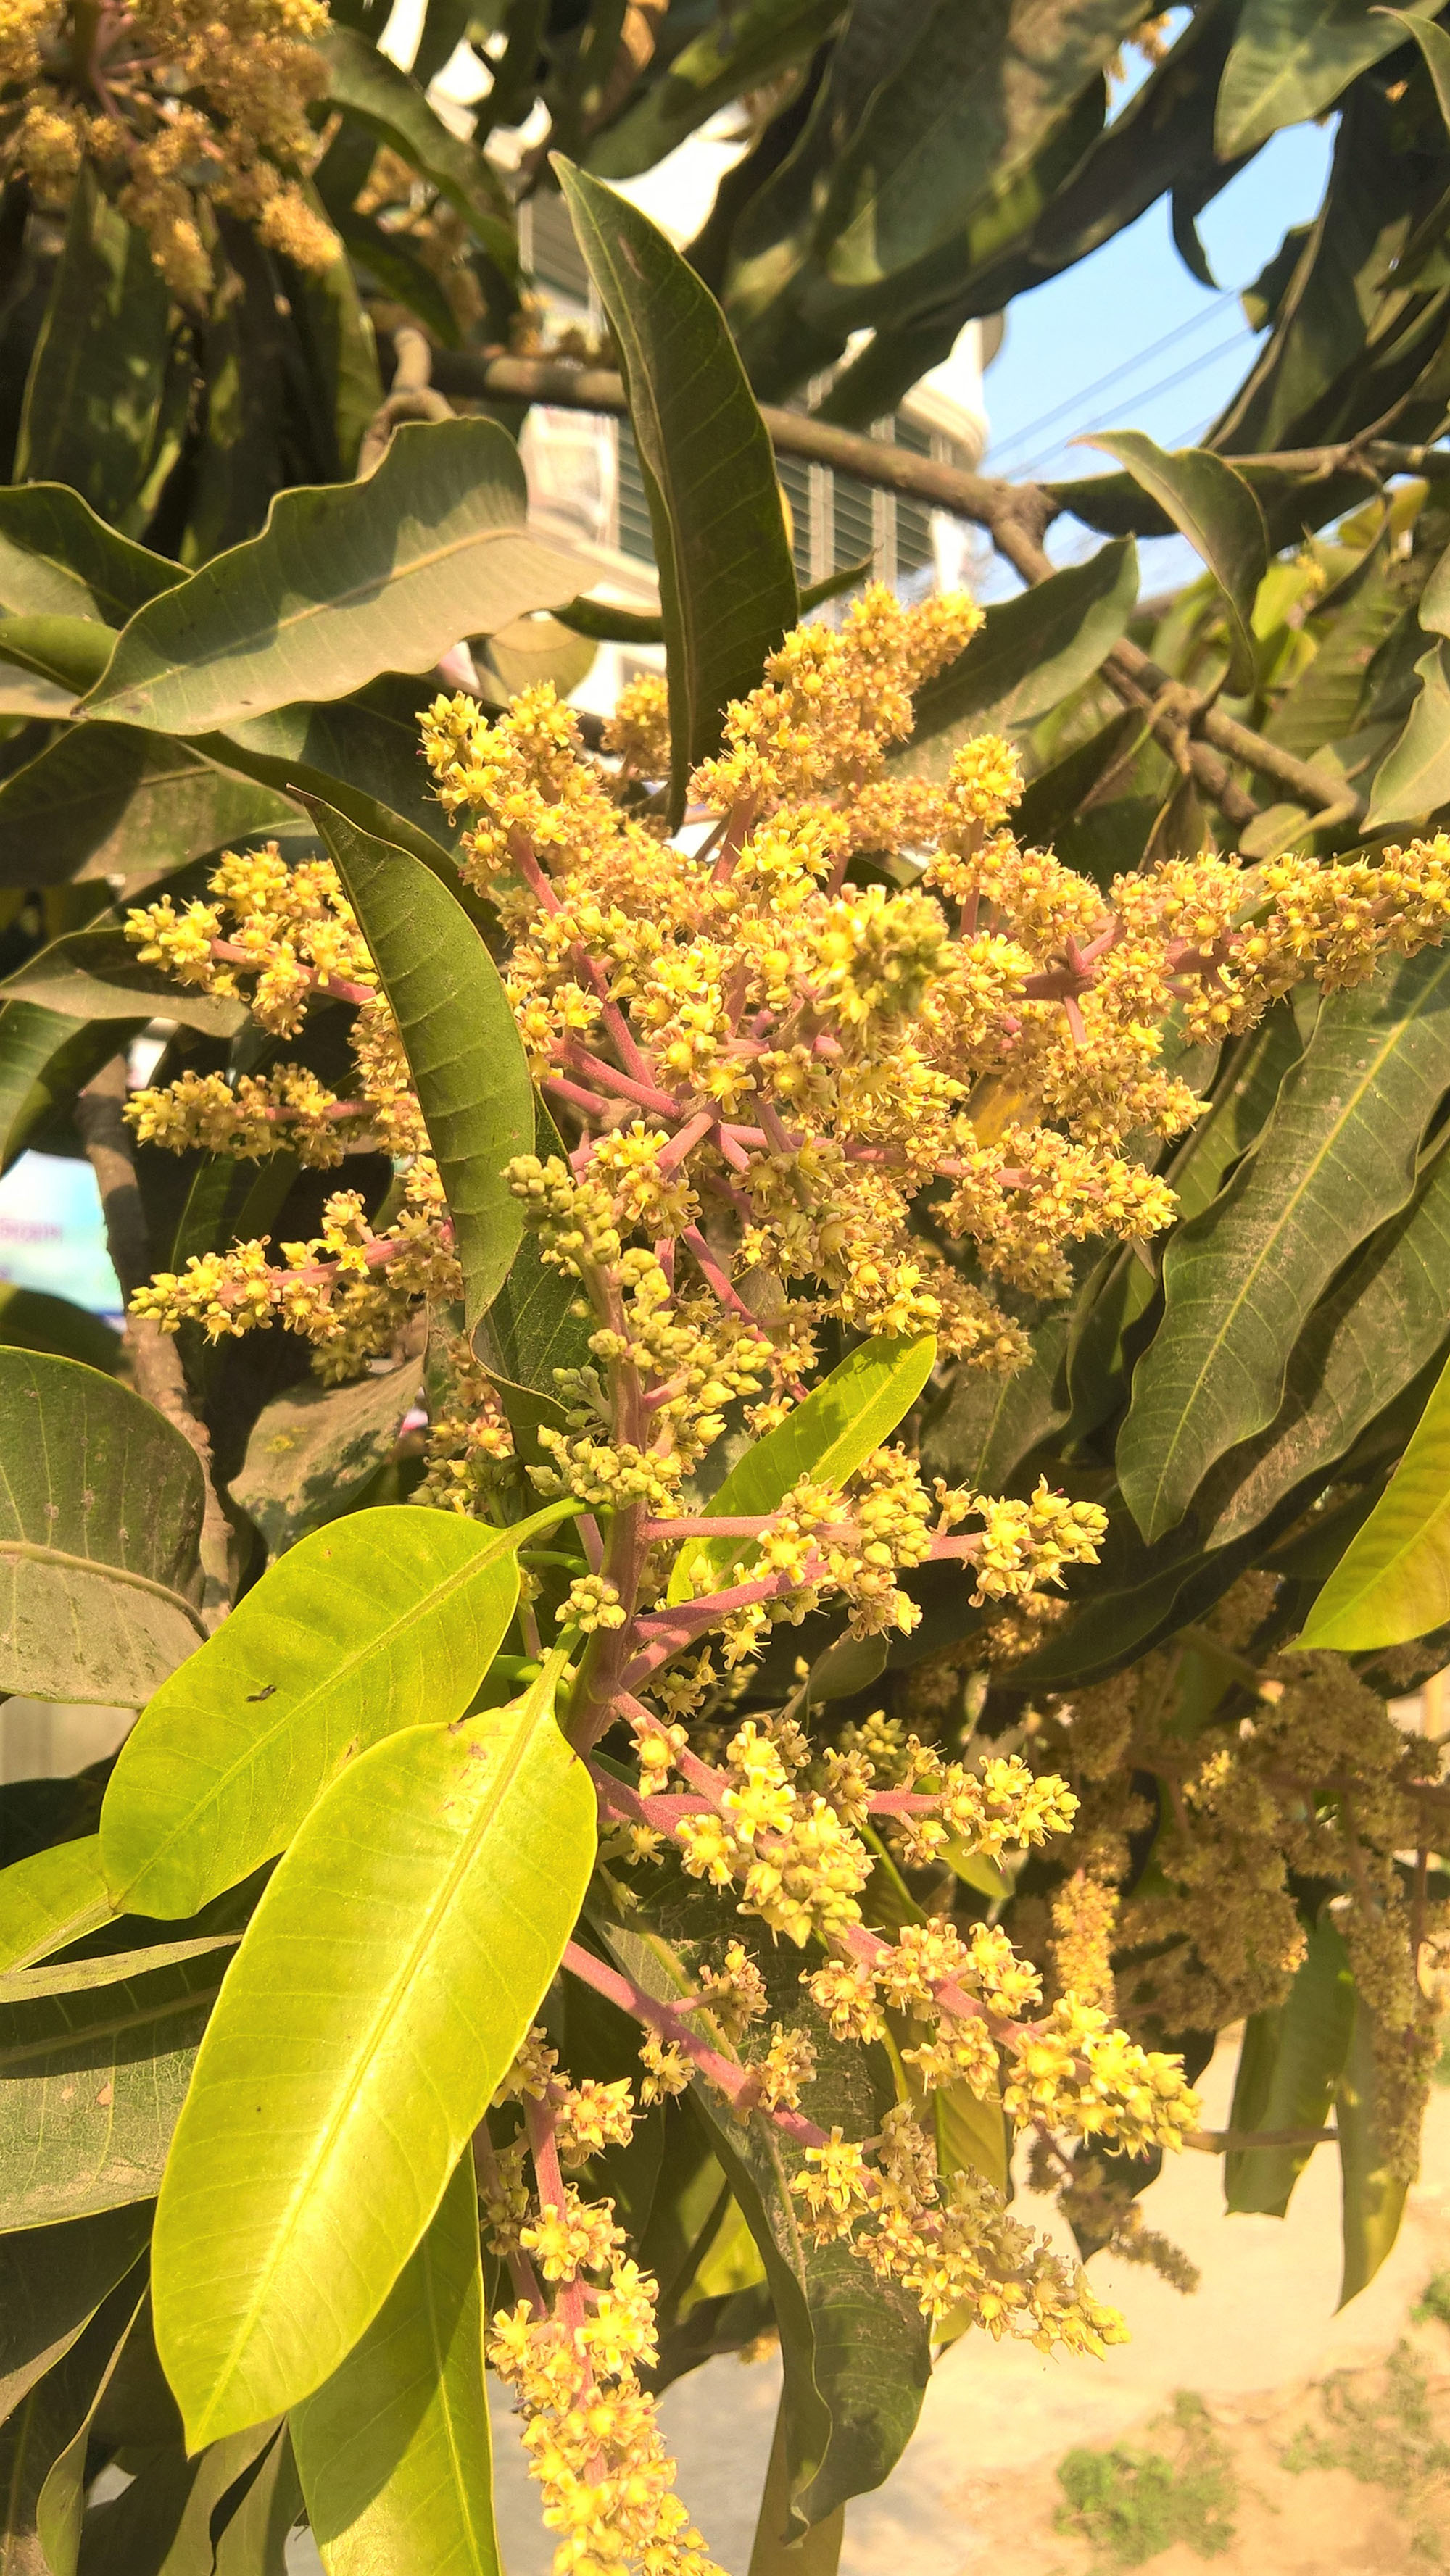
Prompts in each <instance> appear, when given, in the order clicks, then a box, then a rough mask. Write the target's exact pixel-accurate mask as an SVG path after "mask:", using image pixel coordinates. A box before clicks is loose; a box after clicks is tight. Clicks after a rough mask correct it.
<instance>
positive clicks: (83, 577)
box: [0, 483, 186, 627]
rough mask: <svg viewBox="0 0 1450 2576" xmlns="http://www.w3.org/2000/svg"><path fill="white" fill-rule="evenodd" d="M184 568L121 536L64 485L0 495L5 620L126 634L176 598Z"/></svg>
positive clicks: (0, 592) (0, 593)
mask: <svg viewBox="0 0 1450 2576" xmlns="http://www.w3.org/2000/svg"><path fill="white" fill-rule="evenodd" d="M185 579H186V575H185V573H184V572H183V571H182V568H181V566H180V564H176V563H170V562H168V560H167V558H166V557H165V556H164V555H153V554H149V553H148V552H147V550H146V548H145V547H144V546H138V545H133V544H132V542H131V540H130V538H129V537H122V536H118V535H117V533H116V530H115V529H114V528H109V527H107V525H106V523H105V521H104V519H98V518H97V516H96V513H95V511H94V510H92V509H91V508H90V506H89V505H88V503H86V502H85V501H83V500H82V498H81V496H80V494H79V492H73V491H72V490H71V489H70V487H69V485H68V484H65V483H22V484H16V485H13V486H12V487H11V489H10V490H9V491H0V614H3V615H4V616H6V617H94V618H96V619H98V620H99V622H100V624H101V625H103V626H114V627H122V626H124V625H125V623H126V620H127V619H128V618H129V617H133V616H134V615H135V613H136V611H137V609H138V608H144V607H145V605H146V602H147V601H148V599H155V598H156V597H157V596H158V594H159V593H160V592H161V591H163V590H174V589H175V588H176V585H177V584H178V582H182V581H185Z"/></svg>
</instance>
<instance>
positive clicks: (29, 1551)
mask: <svg viewBox="0 0 1450 2576" xmlns="http://www.w3.org/2000/svg"><path fill="white" fill-rule="evenodd" d="M42 1007H43V1006H42ZM7 1556H8V1557H17V1558H22V1559H24V1560H26V1561H27V1562H33V1563H35V1564H38V1565H53V1566H69V1567H71V1568H72V1569H73V1570H74V1571H75V1572H76V1573H79V1574H97V1575H99V1576H100V1577H101V1579H102V1581H103V1582H106V1583H127V1584H130V1585H131V1586H132V1587H133V1589H134V1590H135V1591H137V1592H151V1593H154V1594H155V1595H156V1598H157V1599H158V1600H159V1601H166V1602H169V1603H170V1605H171V1607H172V1609H173V1610H181V1611H183V1612H184V1613H185V1615H186V1617H187V1618H188V1619H189V1620H190V1621H191V1624H192V1626H193V1628H195V1630H196V1633H197V1635H198V1636H199V1637H205V1635H206V1625H205V1622H204V1621H203V1619H202V1617H201V1613H200V1612H199V1611H198V1610H195V1609H193V1607H192V1604H191V1603H190V1602H189V1601H188V1600H187V1599H186V1597H185V1595H184V1594H183V1593H180V1592H173V1590H172V1588H171V1586H170V1584H169V1583H159V1582H158V1581H157V1580H156V1578H155V1576H154V1575H150V1574H136V1573H134V1572H133V1571H132V1569H131V1567H130V1566H128V1565H115V1564H113V1563H112V1562H111V1561H110V1559H109V1558H107V1557H102V1556H73V1555H72V1554H71V1553H70V1551H69V1550H68V1549H67V1548H63V1547H48V1546H46V1545H45V1543H44V1541H43V1540H41V1539H34V1538H0V1558H4V1557H7Z"/></svg>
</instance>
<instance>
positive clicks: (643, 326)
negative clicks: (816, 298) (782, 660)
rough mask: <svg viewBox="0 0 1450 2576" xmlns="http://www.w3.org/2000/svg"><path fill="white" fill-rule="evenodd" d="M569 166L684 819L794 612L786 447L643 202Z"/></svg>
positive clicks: (565, 170) (704, 294) (567, 186)
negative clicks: (631, 460)
mask: <svg viewBox="0 0 1450 2576" xmlns="http://www.w3.org/2000/svg"><path fill="white" fill-rule="evenodd" d="M557 166H558V169H559V177H560V183H561V185H562V187H563V190H564V196H565V200H566V202H567V204H568V207H569V212H570V214H571V215H572V217H573V219H574V228H575V232H576V233H577V235H578V239H579V246H580V248H581V250H582V251H583V253H584V256H585V259H586V260H587V261H588V264H589V272H590V275H591V276H592V278H593V280H594V284H595V287H596V288H597V290H598V293H599V296H600V298H601V300H602V302H603V305H604V309H605V312H606V313H607V315H608V317H609V322H610V327H611V329H612V331H613V333H614V337H615V340H616V342H617V344H618V347H619V352H620V360H621V364H622V366H623V370H624V381H625V389H626V392H627V393H628V396H629V410H630V418H631V421H632V422H633V424H634V435H635V443H636V446H637V447H638V450H639V461H640V470H641V472H642V474H643V477H644V484H645V492H646V496H647V498H648V501H649V512H650V526H651V529H652V531H653V535H654V552H655V560H656V562H657V563H658V565H659V568H660V605H661V609H662V611H663V615H664V628H665V649H666V655H667V662H668V674H669V691H670V739H671V743H672V745H673V760H674V767H673V772H672V780H671V803H670V816H671V821H672V822H678V821H679V819H680V817H681V815H682V814H683V813H684V810H685V793H686V783H687V781H688V778H689V775H690V772H691V770H692V769H693V768H694V766H695V764H696V763H697V762H698V761H701V760H706V759H708V758H709V757H710V755H711V754H712V753H713V752H715V751H717V750H718V749H719V745H720V727H721V722H722V719H723V717H724V713H725V709H726V706H727V705H728V703H729V701H730V700H731V699H732V698H744V697H746V696H748V695H749V693H750V691H751V690H752V689H753V688H756V687H758V685H759V683H760V680H761V677H762V674H763V671H764V665H765V658H766V655H767V654H768V653H770V652H772V651H773V650H774V649H775V647H776V646H777V645H778V644H779V643H780V641H781V639H782V637H783V636H784V635H785V633H786V630H787V628H789V627H791V626H793V625H794V624H795V621H796V614H797V592H796V579H795V570H794V566H793V564H792V561H791V550H790V542H789V539H788V538H787V536H786V531H785V518H784V514H783V512H782V509H781V502H780V488H779V485H778V483H777V481H776V473H775V452H774V449H773V448H772V446H771V443H770V436H769V433H768V431H767V429H766V426H765V423H764V421H763V420H762V419H761V416H760V413H759V411H758V409H757V408H756V403H755V397H754V395H753V394H752V393H751V390H750V387H749V384H748V383H747V381H746V377H745V371H744V368H743V367H742V366H741V363H740V359H739V356H738V355H737V352H736V349H735V345H734V342H733V341H732V339H731V337H730V333H729V330H728V329H727V327H726V323H725V317H724V315H723V314H722V313H721V311H720V307H719V306H718V304H717V303H716V301H715V298H714V297H713V295H712V294H711V293H710V290H709V288H708V287H707V286H705V285H704V284H703V283H702V282H701V280H700V279H699V278H698V277H697V276H696V275H695V272H694V270H693V269H692V268H691V267H690V266H689V264H688V262H687V261H685V260H684V259H682V258H681V256H680V254H679V252H678V251H677V250H676V249H675V247H674V245H673V243H671V242H670V241H668V240H667V239H666V237H665V235H664V234H663V233H662V232H661V231H660V230H659V228H658V227H657V226H656V225H655V224H652V223H651V222H650V221H649V219H648V217H647V216H645V215H642V214H641V213H640V212H639V211H638V209H637V208H636V207H634V206H631V205H630V204H628V203H627V202H626V200H625V199H624V198H622V197H619V196H616V195H615V193H614V190H613V189H612V188H606V187H604V186H602V185H601V183H600V181H599V180H597V179H591V178H590V177H588V175H587V174H586V173H585V172H584V171H582V170H576V169H575V168H574V167H573V166H572V164H570V163H568V162H565V161H562V160H561V161H560V162H559V163H558V165H557ZM544 604H547V603H540V605H544Z"/></svg>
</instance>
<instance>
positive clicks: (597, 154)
mask: <svg viewBox="0 0 1450 2576" xmlns="http://www.w3.org/2000/svg"><path fill="white" fill-rule="evenodd" d="M842 15H843V5H842V0H751V5H750V6H748V7H746V8H744V9H737V10H736V11H734V12H733V13H732V15H731V16H730V17H729V18H725V19H721V20H720V21H718V22H717V23H716V24H714V25H712V26H707V27H706V28H704V29H703V31H702V32H701V33H700V34H699V35H698V36H696V37H694V38H693V40H692V41H691V43H689V44H688V45H686V46H685V47H684V48H683V49H682V51H681V52H679V53H678V54H676V56H675V58H674V61H673V62H672V63H671V64H670V66H669V68H668V70H667V71H666V72H665V73H664V74H663V76H662V77H661V78H660V79H658V80H655V81H652V82H650V83H649V84H648V86H642V88H641V91H640V93H639V94H638V95H637V96H636V97H635V98H634V99H632V100H631V102H630V104H629V106H628V107H627V108H626V109H625V112H624V114H623V116H622V117H620V118H619V119H618V121H617V122H616V123H615V124H614V125H612V126H610V127H609V128H608V129H607V130H606V132H605V133H603V134H602V135H600V136H599V137H598V138H597V139H596V141H594V142H593V143H592V144H591V145H590V147H589V167H590V169H591V170H593V171H594V172H596V173H597V175H598V176H599V177H600V178H601V179H633V178H635V177H637V175H638V174H639V172H640V171H642V170H652V169H653V168H654V167H655V164H656V163H657V162H660V161H663V159H664V158H665V155H666V153H668V152H673V151H674V149H675V147H676V145H677V144H680V143H683V142H684V140H685V137H686V136H687V135H689V134H694V133H695V132H696V131H697V130H698V128H699V127H700V126H702V125H703V124H704V123H705V121H706V119H707V118H708V117H711V116H713V115H714V113H715V110H716V108H717V107H728V106H729V105H730V103H731V101H732V100H734V99H737V98H739V97H740V96H741V94H742V93H743V92H744V91H746V90H752V89H761V88H763V87H764V86H765V85H766V83H768V82H769V81H772V80H774V79H776V78H778V76H779V74H780V73H781V72H782V71H785V70H788V69H789V67H790V66H791V65H792V64H793V63H798V62H805V61H807V60H808V59H809V57H810V55H811V54H812V53H813V52H814V50H815V47H816V46H817V45H818V44H820V43H821V42H822V41H823V39H824V38H825V37H827V36H828V35H829V34H830V33H831V30H832V28H833V27H834V26H835V24H836V21H837V19H838V18H840V17H841V16H842Z"/></svg>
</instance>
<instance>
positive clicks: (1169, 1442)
mask: <svg viewBox="0 0 1450 2576" xmlns="http://www.w3.org/2000/svg"><path fill="white" fill-rule="evenodd" d="M1447 1084H1450V956H1447V955H1446V954H1444V953H1443V952H1442V951H1440V950H1438V949H1426V950H1422V951H1421V953H1420V955H1419V956H1418V957H1414V958H1411V959H1409V960H1407V961H1405V962H1403V963H1400V964H1397V965H1394V966H1392V967H1390V968H1388V969H1386V970H1382V971H1381V973H1380V974H1379V975H1377V976H1376V977H1375V979H1374V980H1373V982H1371V983H1367V984H1365V985H1362V986H1360V987H1359V988H1358V989H1356V990H1355V991H1353V992H1341V993H1334V994H1331V995H1330V996H1329V997H1328V998H1327V999H1326V1001H1325V1002H1324V1005H1323V1007H1322V1009H1321V1010H1320V1013H1319V1018H1318V1023H1317V1025H1316V1027H1315V1030H1314V1034H1313V1037H1312V1038H1311V1039H1310V1042H1309V1045H1308V1046H1307V1048H1306V1049H1305V1052H1304V1054H1303V1055H1302V1056H1301V1058H1300V1059H1299V1061H1298V1063H1297V1064H1296V1065H1294V1066H1293V1067H1291V1069H1290V1070H1289V1072H1288V1073H1287V1074H1286V1075H1285V1077H1284V1080H1283V1083H1282V1086H1281V1088H1280V1091H1279V1096H1278V1101H1277V1104H1276V1107H1275V1110H1274V1115H1273V1119H1272V1122H1271V1124H1270V1126H1269V1128H1268V1129H1267V1131H1266V1133H1265V1134H1264V1136H1263V1139H1262V1141H1261V1143H1260V1145H1259V1148H1258V1151H1257V1153H1256V1154H1255V1155H1254V1156H1253V1157H1252V1159H1251V1160H1250V1161H1249V1162H1247V1163H1246V1164H1245V1165H1244V1166H1243V1167H1242V1168H1241V1170H1240V1171H1239V1172H1238V1173H1237V1174H1236V1175H1235V1178H1234V1180H1233V1181H1232V1182H1231V1184H1230V1185H1229V1187H1228V1188H1227V1189H1226V1190H1225V1191H1224V1192H1223V1193H1222V1195H1221V1196H1220V1197H1219V1198H1218V1199H1217V1200H1216V1201H1215V1202H1214V1204H1213V1206H1212V1207H1210V1208H1209V1209H1208V1210H1206V1211H1205V1213H1204V1214H1203V1215H1202V1216H1201V1217H1198V1218H1196V1219H1195V1220H1194V1221H1193V1222H1192V1223H1191V1224H1189V1225H1187V1226H1184V1227H1182V1228H1181V1229H1179V1230H1178V1231H1177V1232H1176V1233H1175V1234H1174V1235H1173V1236H1172V1238H1171V1240H1170V1242H1169V1245H1168V1248H1167V1251H1166V1253H1165V1255H1164V1261H1163V1290H1164V1299H1165V1313H1164V1318H1163V1322H1162V1324H1161V1325H1160V1326H1159V1329H1158V1331H1157V1333H1156V1335H1155V1336H1154V1339H1153V1341H1152V1343H1151V1344H1150V1345H1149V1348H1148V1350H1147V1351H1146V1352H1145V1354H1144V1356H1143V1357H1142V1359H1141V1360H1140V1361H1139V1362H1138V1366H1137V1370H1136V1373H1135V1377H1134V1382H1133V1400H1132V1404H1131V1406H1130V1407H1129V1411H1128V1417H1127V1420H1126V1422H1125V1424H1124V1426H1123V1430H1122V1433H1121V1435H1120V1438H1119V1442H1118V1476H1119V1481H1120V1483H1121V1485H1122V1489H1123V1496H1124V1499H1125V1501H1126V1502H1127V1504H1128V1506H1129V1509H1130V1510H1131V1511H1132V1513H1133V1516H1134V1518H1135V1519H1136V1521H1137V1522H1138V1526H1139V1528H1140V1529H1141V1530H1142V1531H1143V1533H1144V1535H1145V1536H1146V1537H1147V1538H1149V1539H1155V1538H1157V1537H1159V1536H1160V1535H1161V1534H1162V1532H1164V1531H1165V1530H1169V1529H1172V1528H1173V1526H1174V1525H1175V1523H1176V1522H1177V1521H1179V1520H1180V1519H1181V1518H1182V1516H1183V1514H1184V1512H1185V1511H1186V1510H1187V1509H1188V1506H1189V1504H1190V1502H1191V1501H1192V1499H1193V1496H1194V1494H1195V1492H1196V1491H1197V1489H1198V1486H1199V1484H1200V1482H1201V1481H1202V1478H1203V1476H1204V1475H1205V1474H1206V1472H1207V1470H1208V1469H1209V1468H1210V1467H1211V1466H1212V1465H1213V1464H1214V1462H1215V1460H1216V1459H1218V1458H1220V1457H1222V1455H1223V1454H1224V1451H1225V1450H1227V1449H1229V1448H1232V1447H1233V1446H1234V1444H1235V1443H1236V1442H1237V1441H1240V1440H1244V1439H1249V1438H1251V1437H1252V1435H1253V1434H1254V1433H1255V1432H1256V1431H1260V1430H1263V1429H1264V1428H1265V1427H1266V1426H1267V1424H1268V1423H1270V1422H1271V1421H1272V1420H1273V1418H1274V1415H1275V1414H1276V1413H1277V1411H1278V1409H1279V1404H1280V1401H1281V1399H1282V1395H1283V1390H1284V1378H1285V1372H1286V1370H1287V1367H1288V1362H1289V1354H1290V1352H1291V1351H1292V1349H1293V1347H1294V1343H1295V1341H1296V1340H1297V1338H1298V1335H1299V1332H1300V1330H1301V1329H1302V1327H1303V1324H1304V1322H1305V1321H1306V1319H1307V1317H1308V1315H1309V1313H1310V1312H1311V1310H1312V1308H1313V1306H1314V1304H1315V1303H1316V1302H1317V1299H1318V1298H1319V1296H1320V1295H1321V1294H1322V1292H1323V1290H1324V1289H1325V1288H1326V1287H1327V1285H1328V1283H1329V1281H1330V1279H1331V1277H1332V1276H1333V1274H1334V1272H1335V1270H1337V1269H1338V1267H1339V1265H1340V1263H1341V1262H1342V1261H1344V1260H1345V1259H1346V1258H1347V1257H1348V1255H1349V1254H1350V1253H1351V1252H1353V1251H1354V1250H1355V1248H1356V1246H1357V1245H1358V1244H1360V1243H1362V1242H1363V1241H1364V1240H1365V1237H1366V1236H1367V1235H1369V1234H1371V1233H1372V1232H1373V1231H1374V1228H1375V1227H1376V1225H1378V1224H1379V1223H1381V1222H1382V1220H1383V1219H1384V1218H1386V1217H1389V1216H1392V1215H1394V1214H1395V1212H1396V1210H1397V1209H1399V1208H1402V1207H1404V1206H1405V1205H1406V1203H1407V1202H1408V1200H1409V1199H1410V1197H1411V1195H1412V1193H1413V1190H1414V1182H1415V1158H1416V1153H1417V1150H1418V1147H1419V1141H1420V1134H1421V1130H1422V1128H1423V1126H1424V1123H1425V1118H1426V1115H1427V1110H1428V1108H1429V1106H1430V1104H1431V1103H1433V1102H1434V1101H1435V1100H1437V1099H1438V1098H1439V1097H1440V1095H1441V1093H1442V1092H1443V1091H1444V1090H1445V1088H1446V1087H1447Z"/></svg>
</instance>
